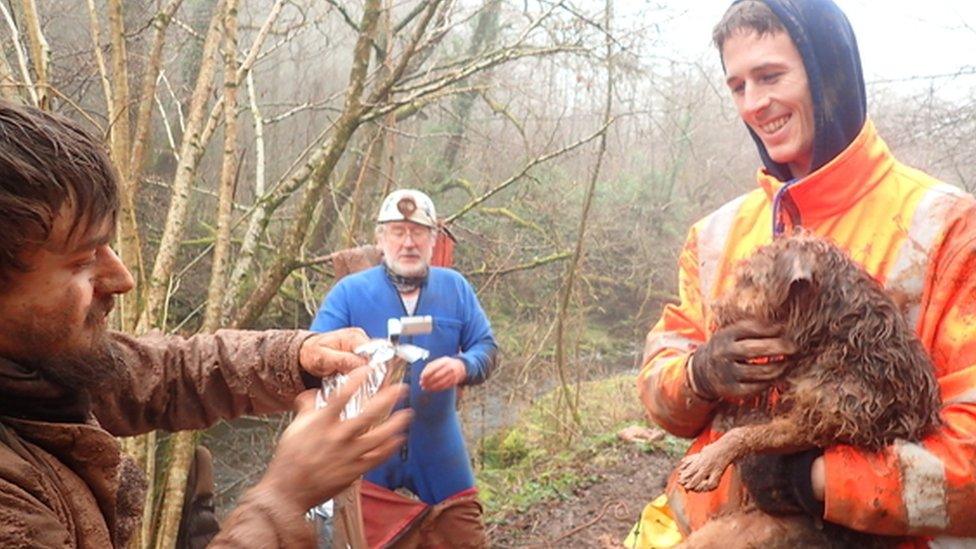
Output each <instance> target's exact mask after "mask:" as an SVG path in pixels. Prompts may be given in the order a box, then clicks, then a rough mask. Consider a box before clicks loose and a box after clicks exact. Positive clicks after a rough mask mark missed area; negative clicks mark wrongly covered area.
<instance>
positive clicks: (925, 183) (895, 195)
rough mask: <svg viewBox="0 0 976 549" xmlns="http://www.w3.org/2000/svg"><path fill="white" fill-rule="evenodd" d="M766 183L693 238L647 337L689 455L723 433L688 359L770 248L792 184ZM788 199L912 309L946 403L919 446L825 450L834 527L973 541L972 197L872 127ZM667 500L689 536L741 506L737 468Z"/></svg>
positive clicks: (654, 375)
mask: <svg viewBox="0 0 976 549" xmlns="http://www.w3.org/2000/svg"><path fill="white" fill-rule="evenodd" d="M758 179H759V188H758V189H756V190H754V191H752V192H750V193H748V194H746V195H743V196H741V197H739V198H737V199H735V200H733V201H731V202H729V203H727V204H725V205H724V206H722V207H721V208H719V209H718V210H716V211H715V212H713V213H712V214H710V215H709V216H707V217H705V218H704V219H702V220H700V221H699V222H697V223H696V224H695V225H694V226H693V227H692V228H691V230H690V232H689V234H688V239H687V241H686V243H685V247H684V249H683V251H682V253H681V256H680V259H679V279H678V280H679V296H680V303H679V304H678V305H667V306H666V307H665V308H664V312H663V314H662V316H661V319H660V320H659V321H658V322H657V324H656V325H655V326H654V328H653V329H652V330H651V332H650V333H649V334H648V335H647V342H646V346H645V351H644V366H643V368H642V369H641V372H640V374H639V376H638V380H637V385H638V390H639V392H640V396H641V400H642V401H643V403H644V406H645V408H646V409H647V412H648V414H649V415H650V417H651V418H652V419H653V420H654V421H656V422H657V423H658V424H659V425H661V426H662V427H663V428H665V429H666V430H668V431H670V432H671V433H673V434H675V435H678V436H682V437H697V438H696V439H695V441H694V443H693V444H692V446H691V449H690V450H689V453H694V452H697V451H698V450H699V449H700V448H702V447H703V446H704V445H706V444H708V443H709V442H711V441H713V440H716V439H717V438H719V437H720V436H721V433H720V432H718V431H717V430H716V429H715V428H714V426H712V425H711V421H712V415H713V413H712V412H713V405H712V404H710V403H709V402H706V401H704V400H701V399H700V398H698V397H697V396H695V395H694V394H693V393H692V392H691V390H690V388H689V386H688V382H687V374H686V367H687V362H688V357H689V356H690V354H691V352H692V351H693V350H694V349H695V348H697V347H698V345H700V344H701V343H702V342H704V341H705V340H706V339H707V338H708V337H709V326H710V325H711V324H712V316H711V311H710V309H709V304H710V303H712V302H713V301H714V300H716V298H717V297H718V296H720V295H721V294H722V293H723V292H725V291H727V290H728V289H729V288H730V287H731V283H732V282H733V280H732V276H733V269H734V268H735V266H736V264H737V263H738V262H740V261H741V260H743V259H744V258H747V257H748V256H750V255H751V254H752V253H753V252H754V251H755V250H756V248H757V247H759V246H762V245H764V244H767V243H769V242H770V241H771V238H772V219H771V218H772V201H773V196H774V195H775V193H776V191H777V190H778V189H779V188H780V187H782V185H783V184H782V183H781V182H780V181H779V180H777V179H775V178H773V177H771V176H769V175H768V174H766V173H765V172H764V171H763V170H760V171H759V175H758ZM788 192H789V193H790V195H791V197H792V199H793V201H794V202H795V204H796V205H797V207H798V209H799V213H800V216H801V223H802V225H803V226H804V227H806V228H808V229H810V230H811V231H813V232H814V233H816V234H818V235H820V236H824V237H827V238H829V239H831V240H833V241H834V242H835V243H837V244H838V245H839V246H841V247H842V248H844V249H845V250H847V252H848V253H849V254H850V255H851V257H853V258H854V260H855V261H857V262H858V263H860V264H861V265H863V266H864V268H865V269H866V270H867V271H868V272H869V273H871V274H872V275H873V276H875V277H876V278H877V279H878V280H879V281H880V282H881V283H882V284H884V286H885V287H886V289H887V290H888V291H889V292H890V293H891V294H892V295H893V297H894V298H895V300H896V302H897V303H899V304H903V312H904V313H905V314H906V316H907V318H908V320H909V322H910V323H911V324H912V325H914V326H915V327H916V330H917V333H918V335H919V337H920V339H921V341H922V343H923V344H924V345H925V348H926V349H927V350H928V352H929V354H930V356H931V357H932V360H933V363H934V365H935V369H936V376H937V377H938V379H939V383H940V388H941V393H942V399H943V403H944V404H943V409H942V417H943V419H944V421H945V425H944V427H943V428H941V429H940V430H938V431H937V432H935V433H934V434H932V435H931V436H929V437H928V438H926V439H925V440H923V441H921V443H920V444H913V443H908V442H898V443H897V444H895V445H893V446H891V447H889V448H886V449H885V450H884V451H882V452H880V453H868V452H863V451H859V450H857V449H854V448H851V447H846V446H836V447H833V448H829V449H827V450H826V452H825V454H824V457H825V465H826V489H825V499H826V501H825V502H824V503H825V516H824V518H825V519H826V520H828V521H831V522H835V523H839V524H842V525H845V526H848V527H850V528H855V529H858V530H862V531H868V532H874V533H879V534H891V535H905V534H909V535H918V536H947V535H948V536H976V276H974V271H976V200H974V199H973V197H972V196H970V195H968V194H965V193H963V192H962V191H960V190H958V189H957V188H955V187H952V186H950V185H947V184H945V183H941V182H939V181H937V180H935V179H933V178H932V177H930V176H928V175H926V174H924V173H922V172H920V171H917V170H914V169H912V168H909V167H907V166H905V165H904V164H901V163H899V162H898V161H897V160H896V159H895V158H894V157H893V156H892V155H891V153H890V151H889V150H888V147H887V146H886V145H885V143H884V141H882V139H881V138H880V137H879V136H878V134H877V133H876V131H875V129H874V126H873V124H872V123H871V121H870V120H869V121H867V122H866V123H865V125H864V128H863V129H862V130H861V132H860V134H859V135H858V136H857V137H856V138H855V140H854V141H853V142H852V143H851V144H850V145H849V146H848V147H847V149H845V150H844V151H843V152H842V153H841V154H839V155H838V156H837V157H835V158H834V159H833V160H831V161H830V162H829V163H828V164H826V165H824V166H823V167H821V168H820V169H818V170H816V171H815V172H813V173H811V174H810V175H808V176H807V177H806V178H804V179H803V180H802V181H799V182H797V183H795V184H794V185H793V186H791V187H790V189H789V191H788ZM878 343H879V344H881V345H883V344H884V342H883V341H879V342H878ZM667 491H668V497H669V503H670V505H671V507H672V511H673V512H674V514H675V516H676V520H677V521H678V523H679V527H680V528H681V529H682V531H683V532H684V533H685V535H687V534H688V532H689V531H691V530H694V529H697V528H698V527H699V526H701V525H702V524H703V523H704V522H705V521H707V520H708V519H709V518H711V517H714V516H716V515H718V514H721V513H724V512H726V511H730V510H733V509H736V508H738V507H739V506H740V505H741V504H742V503H743V502H744V499H743V498H744V495H745V488H744V487H743V486H742V485H741V483H740V480H739V478H738V472H737V470H736V468H735V467H734V466H733V467H730V468H729V470H727V471H726V472H725V475H724V476H723V477H722V481H721V483H720V485H719V487H718V488H717V489H716V490H715V491H712V492H707V493H702V494H696V493H692V492H686V491H684V490H683V489H682V488H681V486H680V485H678V484H677V483H676V482H675V478H674V476H673V475H672V478H671V480H670V482H669V484H668V488H667Z"/></svg>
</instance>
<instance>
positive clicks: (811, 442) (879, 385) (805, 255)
mask: <svg viewBox="0 0 976 549" xmlns="http://www.w3.org/2000/svg"><path fill="white" fill-rule="evenodd" d="M713 310H714V313H715V326H713V327H714V328H715V329H719V328H722V327H724V326H728V325H730V324H733V323H735V322H737V321H740V320H746V319H754V320H759V321H763V322H767V323H771V324H778V325H782V326H784V328H785V329H784V337H786V338H788V339H791V340H792V341H793V342H794V343H795V345H796V348H797V352H796V353H795V354H794V355H793V356H792V357H791V358H790V360H791V361H792V364H791V366H789V369H788V371H787V372H786V373H785V374H784V375H783V377H782V378H780V380H778V381H777V382H776V383H775V385H774V388H773V389H772V390H771V391H769V392H767V393H764V394H763V395H761V396H760V397H756V398H752V399H748V400H743V401H740V402H734V403H729V402H725V403H722V404H721V405H719V408H718V409H717V411H716V416H715V420H714V422H715V423H714V425H715V427H717V428H718V429H720V430H723V431H726V432H725V434H724V435H723V436H722V437H721V438H720V439H719V440H717V441H715V442H713V443H712V444H710V445H708V446H706V447H705V448H703V449H702V451H701V452H700V453H698V454H694V455H690V456H687V457H686V458H685V459H684V460H683V461H682V462H681V464H679V466H678V470H677V473H676V474H677V475H678V481H679V482H680V483H681V484H682V486H684V487H685V488H686V489H689V490H693V491H708V490H712V489H714V488H715V487H716V486H717V485H718V482H719V479H720V478H721V475H722V473H723V472H724V471H725V469H726V468H727V467H728V465H730V464H731V463H733V462H736V461H739V460H742V462H741V463H740V474H741V477H742V480H743V483H744V484H745V485H746V486H747V487H749V488H750V491H751V492H753V495H754V498H753V499H754V502H755V503H756V504H757V507H759V509H761V510H759V509H753V510H751V511H749V512H748V513H741V514H740V516H739V517H738V520H739V521H740V522H742V527H743V528H744V527H745V524H746V523H749V524H757V525H765V526H764V527H756V528H751V529H750V528H745V530H751V531H753V532H754V534H755V536H758V538H756V539H753V538H754V537H755V536H753V535H752V534H749V533H748V532H747V531H743V532H739V534H737V536H735V537H736V538H738V541H735V542H733V543H732V546H733V547H797V543H796V541H795V540H796V539H801V538H802V539H808V538H810V536H813V538H816V539H819V540H820V542H818V543H817V544H814V546H823V547H865V546H870V545H875V546H887V545H889V544H890V543H892V540H891V539H886V538H882V537H878V536H870V537H869V536H865V535H862V534H857V533H854V532H851V531H846V534H845V532H843V529H838V527H835V526H833V525H828V527H827V528H826V529H820V528H819V527H818V526H815V525H814V523H815V522H819V521H815V520H811V519H810V518H809V517H797V516H796V515H793V516H789V513H790V512H791V511H792V512H795V511H797V509H796V506H795V504H794V505H791V504H790V503H788V501H787V500H788V499H789V498H780V497H779V495H778V494H776V493H771V492H767V490H766V488H765V487H766V486H768V485H769V482H770V479H769V475H770V473H771V471H769V470H768V468H767V467H766V465H768V464H769V463H771V460H768V459H767V460H764V459H763V458H764V455H765V454H787V453H794V452H800V451H805V450H809V449H812V448H827V447H830V446H833V445H836V444H845V445H851V446H855V447H858V448H861V449H864V450H867V451H872V450H879V449H881V448H883V447H885V446H887V445H890V444H892V443H894V442H895V441H896V440H904V441H919V440H920V439H921V438H922V437H923V436H925V435H926V434H927V433H929V432H930V431H931V430H933V429H935V428H936V427H938V426H939V425H940V422H941V420H940V417H939V410H940V409H941V402H940V398H939V386H938V383H937V381H936V378H935V373H934V370H933V367H932V363H931V361H930V359H929V357H928V355H927V354H926V352H925V350H924V348H923V347H922V344H921V343H920V342H919V340H918V338H917V337H916V336H915V333H914V331H913V330H912V327H910V326H909V325H908V324H907V322H906V321H905V318H904V316H903V315H902V313H901V312H900V311H899V309H898V307H897V305H896V304H895V303H894V301H893V300H892V299H891V298H890V297H889V296H888V295H887V294H886V293H885V291H884V289H883V288H882V287H881V285H880V284H879V283H878V282H877V281H876V280H875V279H874V278H872V277H871V276H870V275H869V274H868V273H867V272H865V271H864V269H863V268H861V267H860V266H859V265H858V264H856V263H855V262H854V261H853V260H852V259H851V258H850V257H848V256H847V254H846V253H845V252H843V251H842V250H841V249H839V248H838V247H837V246H835V245H833V244H831V243H830V242H828V241H826V240H823V239H820V238H818V237H816V236H813V235H811V234H810V233H808V232H806V231H803V230H798V231H796V232H795V233H794V234H792V235H790V236H785V237H780V238H777V239H776V240H775V241H774V242H773V243H772V244H769V245H767V246H764V247H762V248H760V249H759V250H758V251H757V252H756V254H755V255H754V256H752V257H751V258H750V259H748V260H746V261H745V262H744V263H743V264H742V265H740V266H739V268H738V270H737V271H736V281H735V285H734V287H733V289H732V290H731V291H730V292H729V293H728V294H727V295H726V296H725V297H724V298H723V299H722V300H721V301H720V302H719V303H717V304H716V305H715V307H714V309H713ZM743 458H746V459H743ZM757 492H758V493H757ZM763 511H765V512H763ZM770 514H779V515H780V516H779V517H773V516H771V515H770ZM736 520H737V519H736V517H735V516H734V515H733V516H728V517H720V518H719V519H716V521H718V522H716V524H714V525H711V527H709V526H707V525H706V527H704V528H702V529H700V530H699V531H698V532H696V533H695V534H694V535H692V536H690V537H689V539H688V541H687V545H688V546H697V547H706V546H710V545H709V543H711V542H712V541H714V542H715V543H721V545H723V546H726V547H728V546H729V540H731V539H733V537H732V536H729V535H728V534H730V533H731V532H730V531H729V528H732V527H733V525H734V524H736ZM713 522H715V521H713ZM710 524H711V523H710ZM784 528H785V530H784ZM798 528H800V529H802V530H803V531H800V530H797V529H798ZM733 529H735V530H739V529H740V528H739V527H735V528H733ZM723 530H724V531H725V534H724V535H722V534H721V531H723ZM786 531H789V532H792V533H790V534H785V533H783V532H786ZM709 532H714V533H713V534H709ZM776 532H779V533H776ZM716 534H717V535H718V536H719V537H711V536H715V535H716ZM813 538H810V539H813ZM719 540H723V541H721V542H720V541H719ZM791 540H793V541H791ZM801 545H804V546H809V545H807V543H804V544H801Z"/></svg>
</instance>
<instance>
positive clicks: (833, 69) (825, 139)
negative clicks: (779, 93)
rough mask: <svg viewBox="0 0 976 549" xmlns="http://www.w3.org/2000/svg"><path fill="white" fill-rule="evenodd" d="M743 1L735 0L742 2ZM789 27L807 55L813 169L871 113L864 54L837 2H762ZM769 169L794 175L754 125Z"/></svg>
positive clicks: (782, 177)
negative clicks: (773, 156)
mask: <svg viewBox="0 0 976 549" xmlns="http://www.w3.org/2000/svg"><path fill="white" fill-rule="evenodd" d="M740 1H741V0H736V1H735V2H733V4H737V3H738V2H740ZM762 2H763V3H764V4H766V5H767V6H769V8H770V9H771V10H772V11H773V13H775V14H776V16H777V17H778V18H779V20H780V21H781V22H782V23H783V26H784V27H786V32H787V33H789V35H790V38H792V39H793V43H794V44H795V45H796V49H797V50H798V51H799V52H800V56H801V57H802V58H803V65H804V67H805V68H806V71H807V80H808V82H809V85H810V95H811V97H812V99H813V110H814V144H813V160H812V163H811V166H810V171H811V172H813V171H815V170H817V169H818V168H820V167H822V166H823V165H824V164H826V163H827V162H829V161H830V160H831V159H832V158H834V157H835V156H837V155H838V154H840V152H841V151H843V150H844V149H845V148H847V146H848V145H849V144H850V143H851V142H852V141H853V140H854V138H855V137H857V135H858V134H859V133H860V131H861V128H862V127H863V126H864V121H865V119H866V117H867V94H866V93H865V90H864V75H863V74H862V72H861V56H860V53H858V49H857V40H856V39H855V38H854V30H853V29H852V28H851V24H850V22H849V21H848V20H847V17H846V16H845V15H844V13H843V12H842V11H840V8H838V7H837V5H836V4H834V2H833V0H762ZM749 133H750V134H751V135H752V139H753V141H755V143H756V147H757V148H758V149H759V156H760V157H761V158H762V161H763V164H765V166H766V170H767V171H768V172H769V173H770V174H771V175H774V176H776V178H778V179H779V180H781V181H788V180H790V179H792V178H793V174H792V173H791V172H790V169H789V167H788V166H787V165H785V164H779V163H777V162H774V161H773V160H772V159H771V158H770V157H769V153H768V152H767V151H766V147H765V146H764V145H763V143H762V140H761V139H760V138H759V136H758V135H756V133H755V132H753V131H752V129H751V128H750V129H749Z"/></svg>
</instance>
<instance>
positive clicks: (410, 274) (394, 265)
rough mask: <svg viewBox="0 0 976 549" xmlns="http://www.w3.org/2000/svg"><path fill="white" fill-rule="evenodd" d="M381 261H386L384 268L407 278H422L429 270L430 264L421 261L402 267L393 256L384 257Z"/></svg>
mask: <svg viewBox="0 0 976 549" xmlns="http://www.w3.org/2000/svg"><path fill="white" fill-rule="evenodd" d="M383 261H384V262H385V263H386V268H387V270H388V271H389V272H391V273H393V274H395V275H398V276H402V277H407V278H424V277H426V276H427V273H428V272H429V271H430V265H429V264H428V262H427V261H421V263H420V264H419V265H417V266H416V267H413V268H409V269H407V268H404V267H403V266H401V265H400V262H399V261H397V260H396V259H395V258H387V257H384V258H383Z"/></svg>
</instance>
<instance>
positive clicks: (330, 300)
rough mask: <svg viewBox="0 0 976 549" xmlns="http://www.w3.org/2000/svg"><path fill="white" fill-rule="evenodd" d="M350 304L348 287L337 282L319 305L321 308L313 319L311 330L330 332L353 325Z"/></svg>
mask: <svg viewBox="0 0 976 549" xmlns="http://www.w3.org/2000/svg"><path fill="white" fill-rule="evenodd" d="M351 325H352V324H351V321H350V315H349V306H348V302H347V301H346V287H345V285H344V284H336V285H335V286H333V287H332V289H331V290H329V293H328V294H327V295H326V296H325V299H324V300H323V301H322V305H321V306H319V310H318V312H317V313H315V318H313V319H312V325H311V326H310V327H309V330H311V331H313V332H330V331H332V330H338V329H339V328H348V327H349V326H351Z"/></svg>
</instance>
